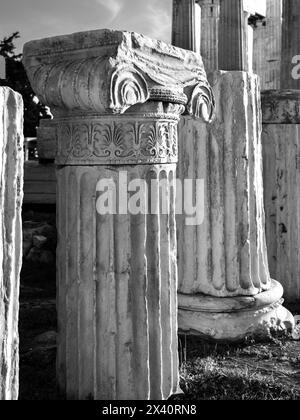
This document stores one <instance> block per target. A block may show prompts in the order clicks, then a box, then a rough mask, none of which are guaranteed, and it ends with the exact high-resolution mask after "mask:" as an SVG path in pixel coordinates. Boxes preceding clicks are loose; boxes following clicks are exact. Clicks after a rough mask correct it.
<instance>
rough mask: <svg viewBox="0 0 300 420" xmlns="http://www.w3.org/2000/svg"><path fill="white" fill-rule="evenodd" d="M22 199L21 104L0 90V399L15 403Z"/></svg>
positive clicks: (14, 95) (13, 94)
mask: <svg viewBox="0 0 300 420" xmlns="http://www.w3.org/2000/svg"><path fill="white" fill-rule="evenodd" d="M22 199H23V101H22V97H21V95H19V94H18V93H16V92H14V91H12V90H11V89H9V88H6V87H0V209H1V210H0V222H1V227H0V400H16V399H18V392H19V333H18V317H19V277H20V270H21V264H22V225H21V206H22Z"/></svg>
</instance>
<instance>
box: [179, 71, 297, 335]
mask: <svg viewBox="0 0 300 420" xmlns="http://www.w3.org/2000/svg"><path fill="white" fill-rule="evenodd" d="M213 87H214V94H215V97H216V117H215V119H214V121H213V122H212V124H210V125H206V124H202V123H200V122H197V121H195V120H194V119H192V118H187V117H185V118H183V119H182V121H181V123H180V126H179V145H180V146H179V156H180V158H179V167H178V173H179V178H180V179H187V178H190V179H199V180H203V181H202V182H203V190H202V192H203V194H199V195H200V198H199V209H201V212H202V213H201V214H200V217H199V218H198V221H199V223H198V224H196V223H195V225H194V226H189V225H187V224H186V219H185V217H183V216H179V217H178V219H177V226H178V278H179V292H180V293H179V315H178V323H179V329H180V331H181V332H184V333H194V334H200V335H202V336H205V337H208V338H210V339H214V340H239V339H243V338H245V337H247V336H256V335H262V336H264V335H267V334H269V332H270V331H272V330H278V329H279V330H285V329H291V328H292V326H293V318H292V316H291V315H290V314H289V313H288V311H286V309H284V308H283V306H282V294H283V289H282V286H281V285H280V284H279V283H278V282H276V281H274V280H272V279H271V277H270V274H269V269H268V261H267V249H266V242H265V215H264V206H263V178H262V150H261V117H260V115H261V114H260V101H259V96H260V95H259V84H258V78H257V76H255V75H252V74H249V73H245V72H218V73H216V75H215V80H214V82H213ZM183 140H184V141H183ZM200 185H201V184H200ZM201 203H202V207H201ZM201 216H202V217H201Z"/></svg>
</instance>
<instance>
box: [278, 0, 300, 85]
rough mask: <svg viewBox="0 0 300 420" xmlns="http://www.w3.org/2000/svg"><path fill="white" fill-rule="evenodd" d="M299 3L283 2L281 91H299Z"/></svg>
mask: <svg viewBox="0 0 300 420" xmlns="http://www.w3.org/2000/svg"><path fill="white" fill-rule="evenodd" d="M299 27H300V3H299V1H298V0H283V10H282V57H281V89H300V31H299Z"/></svg>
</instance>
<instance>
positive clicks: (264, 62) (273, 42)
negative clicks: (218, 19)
mask: <svg viewBox="0 0 300 420" xmlns="http://www.w3.org/2000/svg"><path fill="white" fill-rule="evenodd" d="M281 29H282V0H267V13H266V18H265V19H264V20H263V21H258V22H257V24H256V28H255V30H254V48H253V51H254V57H253V60H254V67H253V70H254V73H256V74H258V75H259V76H260V79H261V82H260V83H261V89H262V90H269V89H279V88H280V65H281V42H282V36H281V32H282V30H281Z"/></svg>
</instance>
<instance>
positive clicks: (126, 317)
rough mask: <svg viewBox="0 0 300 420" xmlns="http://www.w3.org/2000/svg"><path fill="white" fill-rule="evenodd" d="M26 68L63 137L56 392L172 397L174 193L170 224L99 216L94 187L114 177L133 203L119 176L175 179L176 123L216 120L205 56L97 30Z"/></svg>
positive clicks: (35, 48) (38, 54) (53, 48)
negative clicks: (191, 117)
mask: <svg viewBox="0 0 300 420" xmlns="http://www.w3.org/2000/svg"><path fill="white" fill-rule="evenodd" d="M24 63H25V67H26V69H27V71H28V74H29V78H30V80H31V82H32V84H33V87H34V89H35V90H36V93H37V94H38V95H39V97H40V98H41V100H44V101H46V104H47V105H49V106H50V107H51V112H52V113H53V115H54V119H53V120H52V121H51V122H47V126H49V124H50V126H51V127H54V128H55V135H56V138H57V150H56V163H57V178H58V232H59V237H58V252H57V267H58V297H57V299H58V319H59V321H58V324H59V334H58V364H57V366H58V370H57V373H58V379H59V386H60V389H61V391H62V392H63V393H64V394H66V395H67V397H68V398H70V399H87V398H94V399H105V400H108V399H166V398H168V397H169V396H170V395H172V394H173V393H175V392H176V391H177V388H178V382H179V376H178V359H177V358H178V352H177V246H176V228H175V214H174V213H175V202H174V201H175V190H176V188H175V187H174V189H172V188H171V189H170V190H168V191H167V192H166V195H165V197H164V198H165V199H166V200H167V205H168V207H169V208H170V211H169V213H168V214H162V212H161V211H157V213H158V214H150V215H144V214H137V215H134V214H132V213H131V214H129V213H128V212H127V211H126V210H125V211H122V212H117V214H106V215H103V214H99V213H97V211H96V206H97V200H98V198H99V197H98V195H99V193H98V192H97V188H96V186H97V184H98V181H100V180H103V179H104V178H111V179H112V180H115V181H116V186H117V191H119V190H120V191H121V193H122V194H123V197H124V196H125V199H128V197H130V196H131V193H128V192H127V191H126V188H127V185H125V187H124V186H120V185H119V184H118V179H119V178H118V177H119V174H120V173H121V172H123V173H124V172H125V173H126V174H127V177H128V181H129V180H130V179H137V178H139V179H141V180H144V181H146V183H147V185H149V184H150V182H151V180H152V182H154V183H158V181H159V180H161V179H168V180H169V181H172V180H174V181H175V171H176V163H177V160H178V136H177V123H178V121H179V117H180V114H181V113H182V112H186V113H188V114H190V115H194V116H195V117H201V118H202V119H203V120H207V121H208V120H210V119H211V118H212V115H213V111H214V98H213V95H212V91H211V88H210V86H209V84H208V82H207V80H206V74H205V71H204V69H203V64H202V60H201V57H200V56H199V55H197V54H194V53H192V52H188V51H184V50H180V49H178V48H174V47H172V46H169V45H167V44H164V43H162V42H159V41H153V40H150V39H149V38H146V37H143V36H141V35H138V34H135V33H128V32H119V31H109V30H102V31H93V32H86V33H80V34H73V35H69V36H63V37H56V38H53V39H46V40H41V41H34V42H32V43H29V44H27V45H26V46H25V50H24ZM120 114H121V115H120ZM172 182H173V181H172ZM153 198H154V197H151V200H153ZM126 201H127V200H126ZM123 204H124V203H123ZM156 205H157V207H156V209H157V210H158V209H159V205H160V200H158V201H157V203H156Z"/></svg>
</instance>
